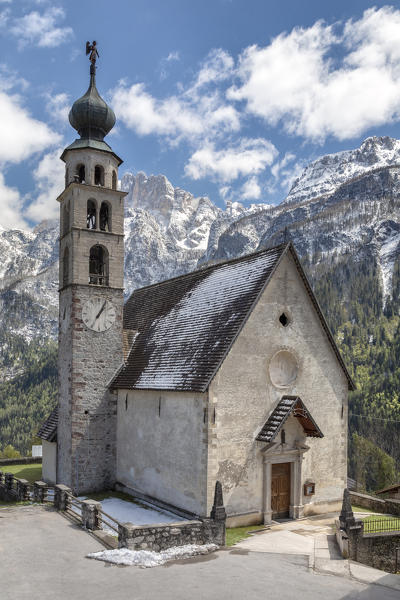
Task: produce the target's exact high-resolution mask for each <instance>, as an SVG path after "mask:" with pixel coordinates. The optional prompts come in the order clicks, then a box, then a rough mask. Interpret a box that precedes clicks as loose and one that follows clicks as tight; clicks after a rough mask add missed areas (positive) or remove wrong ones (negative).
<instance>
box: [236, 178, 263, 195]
mask: <svg viewBox="0 0 400 600" xmlns="http://www.w3.org/2000/svg"><path fill="white" fill-rule="evenodd" d="M239 195H240V197H241V198H242V199H243V200H258V199H259V198H261V187H260V184H259V183H258V179H257V177H250V178H249V179H248V180H247V181H245V182H244V184H243V185H242V187H241V188H240V192H239Z"/></svg>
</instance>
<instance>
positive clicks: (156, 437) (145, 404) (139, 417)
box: [117, 390, 215, 516]
mask: <svg viewBox="0 0 400 600" xmlns="http://www.w3.org/2000/svg"><path fill="white" fill-rule="evenodd" d="M206 419H207V395H206V394H198V393H194V392H160V391H152V390H130V391H127V390H119V391H118V424H117V481H119V482H121V483H122V484H124V485H126V486H128V487H129V488H131V489H134V490H137V491H138V492H140V493H141V494H145V495H147V496H152V497H153V498H156V499H159V500H162V501H163V502H166V503H168V504H171V505H173V506H176V507H178V508H182V509H184V510H186V511H189V512H192V513H194V514H197V515H201V516H205V515H206V514H208V513H207V511H206V504H207V498H206V489H207V480H206V477H207V426H206V424H205V421H206ZM214 488H215V483H214ZM213 493H214V491H213Z"/></svg>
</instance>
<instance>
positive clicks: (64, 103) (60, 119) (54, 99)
mask: <svg viewBox="0 0 400 600" xmlns="http://www.w3.org/2000/svg"><path fill="white" fill-rule="evenodd" d="M45 97H46V98H47V102H46V110H47V112H48V113H49V116H50V118H51V120H52V121H55V122H56V123H58V124H59V125H61V126H65V125H67V123H68V113H69V110H70V108H71V102H70V99H69V96H68V94H64V93H61V94H56V95H52V94H46V96H45Z"/></svg>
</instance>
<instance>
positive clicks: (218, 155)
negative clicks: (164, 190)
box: [185, 138, 278, 183]
mask: <svg viewBox="0 0 400 600" xmlns="http://www.w3.org/2000/svg"><path fill="white" fill-rule="evenodd" d="M277 155H278V151H277V149H276V148H275V146H274V145H273V144H272V143H271V142H269V141H268V140H264V139H262V138H256V139H247V138H243V139H241V140H240V142H239V143H238V144H237V145H236V146H231V147H227V148H224V149H222V150H216V149H215V147H214V144H212V143H210V144H208V145H205V146H203V147H201V148H200V149H199V150H196V152H194V154H193V155H192V156H191V157H190V159H189V161H188V163H187V165H186V166H185V174H186V175H187V176H188V177H191V178H192V179H201V178H202V177H210V178H212V179H214V180H217V181H222V182H225V183H226V182H229V181H233V180H234V179H237V178H238V177H242V176H247V175H256V174H257V173H260V172H261V171H263V170H264V169H265V168H266V167H267V166H268V165H271V164H272V163H273V161H274V160H275V158H276V156H277Z"/></svg>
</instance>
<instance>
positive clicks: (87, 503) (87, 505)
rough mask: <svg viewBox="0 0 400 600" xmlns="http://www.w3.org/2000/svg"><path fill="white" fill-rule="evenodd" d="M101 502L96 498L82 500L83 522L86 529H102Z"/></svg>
mask: <svg viewBox="0 0 400 600" xmlns="http://www.w3.org/2000/svg"><path fill="white" fill-rule="evenodd" d="M100 511H101V503H100V502H96V500H83V501H82V524H83V526H84V527H86V529H90V530H96V529H101V528H102V524H101V512H100Z"/></svg>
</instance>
